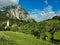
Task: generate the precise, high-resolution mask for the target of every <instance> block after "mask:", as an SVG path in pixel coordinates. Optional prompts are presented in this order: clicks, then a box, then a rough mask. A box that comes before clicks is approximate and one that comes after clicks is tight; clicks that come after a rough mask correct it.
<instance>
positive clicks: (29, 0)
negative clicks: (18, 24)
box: [20, 0, 60, 11]
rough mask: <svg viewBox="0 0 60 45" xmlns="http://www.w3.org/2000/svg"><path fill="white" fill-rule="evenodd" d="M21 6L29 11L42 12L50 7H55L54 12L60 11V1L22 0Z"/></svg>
mask: <svg viewBox="0 0 60 45" xmlns="http://www.w3.org/2000/svg"><path fill="white" fill-rule="evenodd" d="M20 5H21V6H22V7H23V8H24V9H25V10H27V11H29V10H30V9H40V10H42V9H43V8H45V7H46V6H48V5H51V6H53V10H54V11H58V10H60V0H20Z"/></svg>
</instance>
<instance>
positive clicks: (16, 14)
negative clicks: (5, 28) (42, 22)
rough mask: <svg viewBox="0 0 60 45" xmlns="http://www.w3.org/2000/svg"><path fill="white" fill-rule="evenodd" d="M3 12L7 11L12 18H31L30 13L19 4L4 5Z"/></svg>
mask: <svg viewBox="0 0 60 45" xmlns="http://www.w3.org/2000/svg"><path fill="white" fill-rule="evenodd" d="M2 12H5V15H6V16H7V17H9V18H12V19H18V20H24V21H28V20H31V18H30V16H29V14H28V13H27V12H26V11H25V10H24V9H23V8H21V6H18V5H17V6H8V7H4V11H2Z"/></svg>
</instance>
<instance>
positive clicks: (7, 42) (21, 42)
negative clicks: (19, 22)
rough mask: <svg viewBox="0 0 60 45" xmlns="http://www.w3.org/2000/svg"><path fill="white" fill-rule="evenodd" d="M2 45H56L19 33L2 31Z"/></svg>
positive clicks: (0, 38)
mask: <svg viewBox="0 0 60 45" xmlns="http://www.w3.org/2000/svg"><path fill="white" fill-rule="evenodd" d="M0 45H54V44H52V43H49V42H46V41H43V40H41V39H39V40H38V39H36V38H35V37H33V36H31V35H26V34H23V33H19V32H12V31H10V32H9V31H7V32H6V31H0Z"/></svg>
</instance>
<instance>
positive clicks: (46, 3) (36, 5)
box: [0, 0, 60, 22]
mask: <svg viewBox="0 0 60 45" xmlns="http://www.w3.org/2000/svg"><path fill="white" fill-rule="evenodd" d="M18 4H19V5H21V6H22V8H24V9H25V10H26V11H27V12H28V13H29V15H30V17H31V18H33V19H35V20H36V21H37V22H40V21H44V20H47V19H51V18H52V17H54V16H56V15H58V16H60V0H0V8H3V7H4V6H5V7H6V6H10V5H18Z"/></svg>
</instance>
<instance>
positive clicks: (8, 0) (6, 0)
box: [0, 0, 19, 8]
mask: <svg viewBox="0 0 60 45" xmlns="http://www.w3.org/2000/svg"><path fill="white" fill-rule="evenodd" d="M18 3H19V0H0V8H2V7H4V6H9V5H16V4H18Z"/></svg>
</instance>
